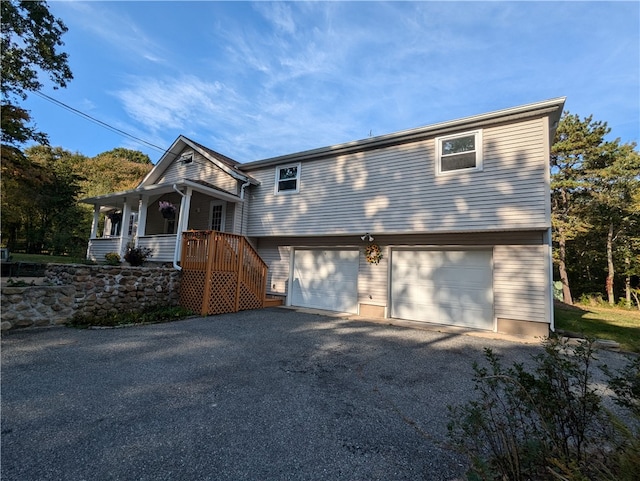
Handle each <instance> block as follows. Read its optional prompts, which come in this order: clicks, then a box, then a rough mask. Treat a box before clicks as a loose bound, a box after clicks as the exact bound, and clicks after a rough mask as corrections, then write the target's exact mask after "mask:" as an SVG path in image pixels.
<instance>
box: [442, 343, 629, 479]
mask: <svg viewBox="0 0 640 481" xmlns="http://www.w3.org/2000/svg"><path fill="white" fill-rule="evenodd" d="M593 345H594V343H593V341H591V340H590V341H583V342H581V343H579V344H578V345H577V346H569V345H568V344H567V343H566V342H565V341H560V340H554V339H548V340H546V341H545V342H544V351H543V353H541V354H539V355H537V356H535V357H534V361H535V368H534V369H533V371H532V372H529V371H527V370H526V369H525V368H524V367H523V365H522V364H519V363H516V364H514V365H513V366H512V367H510V368H507V369H505V368H503V367H502V364H501V362H500V359H499V357H498V356H497V355H495V354H494V353H493V352H492V351H491V350H490V349H486V350H485V359H486V361H487V362H488V367H487V366H485V367H480V366H479V365H478V364H477V363H474V365H473V371H474V378H473V380H474V384H475V389H476V391H477V392H478V394H479V399H477V400H473V401H470V402H469V403H466V404H464V405H461V406H455V407H452V406H449V418H450V421H449V424H448V428H449V435H450V437H451V439H452V440H453V441H454V443H455V445H456V446H458V448H460V450H461V451H462V452H464V453H466V454H467V455H468V457H469V459H470V461H471V469H470V471H469V473H468V476H469V479H483V480H503V479H509V480H511V481H519V480H576V481H578V480H580V481H584V480H614V479H615V480H626V479H629V480H630V479H634V478H633V476H635V475H637V466H638V465H637V464H636V469H632V468H630V467H629V466H633V464H634V463H636V462H637V461H638V459H640V456H639V455H638V444H639V442H638V434H639V433H638V432H637V424H636V425H633V426H632V425H631V424H628V423H626V422H623V421H622V420H621V418H616V417H615V416H613V415H612V414H611V413H610V412H609V411H607V410H606V409H605V408H604V407H603V404H602V399H601V396H600V394H599V393H598V391H597V390H596V389H595V388H594V387H593V386H594V383H593V372H592V371H593V361H594V360H595V356H594V354H595V353H594V347H593ZM610 377H611V385H612V389H613V390H614V392H616V395H617V400H618V403H619V404H620V406H622V407H623V408H624V409H625V410H626V411H625V413H626V414H628V416H626V417H625V419H626V420H627V421H630V422H632V420H633V419H634V416H635V419H636V420H638V419H640V417H638V411H635V412H634V411H633V409H631V406H634V405H635V406H636V407H637V406H638V399H640V396H639V393H640V387H639V385H640V380H639V379H640V362H638V361H637V360H636V361H635V364H633V363H632V364H631V365H629V366H628V367H627V369H626V370H625V371H623V372H622V373H621V374H620V375H619V376H618V377H614V376H610ZM616 383H617V384H616ZM615 386H617V387H615ZM616 389H617V390H616ZM634 403H635V404H634ZM634 430H635V432H634ZM625 473H627V474H625Z"/></svg>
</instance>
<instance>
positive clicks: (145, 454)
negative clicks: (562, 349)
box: [1, 308, 539, 481]
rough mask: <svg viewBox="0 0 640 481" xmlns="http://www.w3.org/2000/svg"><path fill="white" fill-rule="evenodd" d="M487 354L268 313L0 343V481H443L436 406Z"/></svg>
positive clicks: (510, 347)
mask: <svg viewBox="0 0 640 481" xmlns="http://www.w3.org/2000/svg"><path fill="white" fill-rule="evenodd" d="M485 346H487V347H492V348H493V349H494V350H495V351H496V352H498V353H500V354H502V355H504V356H505V358H506V359H507V360H509V362H510V361H512V360H526V359H528V358H529V357H530V355H531V354H533V353H534V352H537V351H538V349H539V347H538V346H537V345H527V344H519V343H514V342H508V341H504V340H492V339H483V338H477V337H470V336H464V335H459V334H455V333H447V332H436V331H426V330H419V329H410V328H406V327H399V326H390V325H384V324H376V323H370V322H363V321H361V320H349V319H345V318H336V317H329V316H324V315H317V314H310V313H303V312H297V311H294V310H289V309H282V308H272V309H265V310H258V311H245V312H241V313H238V314H229V315H221V316H215V317H209V318H197V319H189V320H185V321H179V322H174V323H170V324H156V325H148V326H138V327H129V328H123V329H108V330H75V329H69V328H64V327H57V328H50V329H37V330H29V331H16V332H10V333H8V334H6V335H4V336H3V339H2V458H1V470H2V471H1V477H2V479H3V481H18V480H19V481H25V480H30V481H32V480H65V481H73V480H91V481H94V480H154V481H155V480H172V481H175V480H189V481H193V480H233V481H239V480H405V479H411V480H421V479H425V480H453V479H458V478H461V477H462V475H463V473H464V471H465V467H464V460H463V459H461V458H460V456H459V455H457V454H456V453H455V452H454V451H452V450H451V449H450V448H449V447H448V446H447V438H446V424H447V416H446V412H447V409H446V407H447V405H449V404H454V403H457V402H461V401H463V400H465V399H468V398H469V397H470V396H471V395H472V382H471V364H472V362H473V361H474V360H481V359H482V350H483V347H485Z"/></svg>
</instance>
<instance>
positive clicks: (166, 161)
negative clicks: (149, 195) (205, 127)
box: [138, 135, 260, 187]
mask: <svg viewBox="0 0 640 481" xmlns="http://www.w3.org/2000/svg"><path fill="white" fill-rule="evenodd" d="M186 147H191V148H192V149H194V150H195V151H197V152H198V153H200V154H201V155H202V156H203V157H205V158H206V159H208V160H209V161H210V162H212V163H213V164H214V165H216V166H217V167H218V168H220V169H221V170H222V171H224V172H226V173H227V174H229V175H230V176H231V177H233V178H234V179H237V180H240V181H242V182H250V183H251V184H254V185H258V184H259V183H260V182H258V181H257V180H256V179H254V178H253V177H251V176H250V175H248V174H247V173H245V172H241V171H239V170H238V169H237V168H236V166H237V165H238V162H236V161H235V160H233V159H232V158H230V157H227V156H226V155H222V154H221V153H219V152H216V151H215V150H212V149H209V148H208V147H205V146H204V145H202V144H199V143H198V142H195V141H193V140H191V139H189V138H187V137H185V136H184V135H180V136H179V137H178V138H177V139H176V140H175V141H174V142H173V144H171V147H169V148H168V149H167V150H166V151H165V153H164V154H162V157H160V160H159V161H158V163H157V164H156V165H155V166H154V167H153V169H151V172H149V173H148V174H147V175H146V176H145V178H144V179H142V181H141V182H140V184H139V185H138V187H144V186H148V185H151V184H153V183H155V182H156V181H157V180H158V179H159V178H160V177H161V176H162V174H163V173H164V171H165V170H166V169H167V167H169V165H171V163H172V162H173V161H174V160H176V159H177V158H178V156H179V155H180V153H181V152H182V151H183V150H184V149H185V148H186Z"/></svg>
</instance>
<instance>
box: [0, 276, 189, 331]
mask: <svg viewBox="0 0 640 481" xmlns="http://www.w3.org/2000/svg"><path fill="white" fill-rule="evenodd" d="M179 293H180V271H178V270H176V269H171V268H164V267H128V266H127V267H125V266H103V265H100V266H86V265H76V264H49V265H48V266H47V269H46V271H45V280H44V285H41V286H29V287H5V288H4V289H2V293H1V305H2V330H6V329H12V328H15V327H30V326H49V325H56V324H62V323H64V322H66V321H67V320H69V319H70V318H71V317H73V316H74V315H89V316H104V315H108V314H117V313H122V312H129V311H141V310H142V309H144V308H145V307H150V306H157V305H168V306H177V305H178V303H179Z"/></svg>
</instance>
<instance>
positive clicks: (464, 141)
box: [436, 130, 482, 175]
mask: <svg viewBox="0 0 640 481" xmlns="http://www.w3.org/2000/svg"><path fill="white" fill-rule="evenodd" d="M460 170H482V131H481V130H476V131H475V132H465V133H463V134H456V135H449V136H446V137H438V138H437V139H436V172H437V174H438V175H440V174H446V173H449V172H455V171H460Z"/></svg>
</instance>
